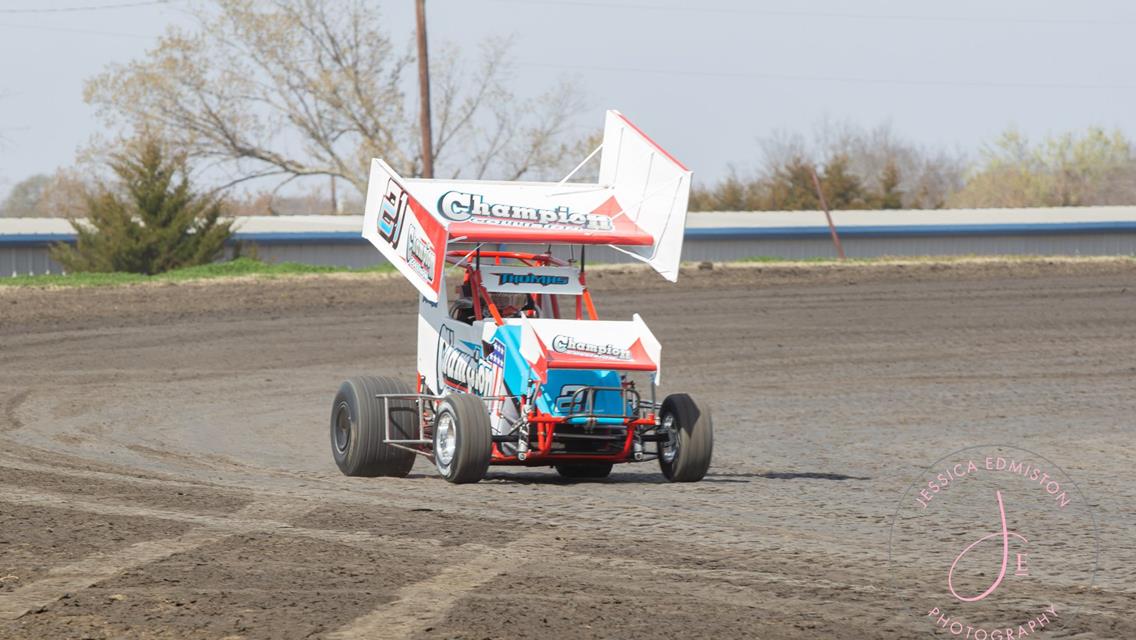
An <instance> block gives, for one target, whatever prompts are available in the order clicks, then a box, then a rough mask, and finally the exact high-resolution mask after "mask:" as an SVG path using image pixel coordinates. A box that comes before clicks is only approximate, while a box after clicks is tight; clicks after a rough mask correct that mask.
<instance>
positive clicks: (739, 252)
mask: <svg viewBox="0 0 1136 640" xmlns="http://www.w3.org/2000/svg"><path fill="white" fill-rule="evenodd" d="M243 244H244V247H243V252H244V254H245V255H249V254H250V252H251V251H253V247H255V253H256V255H257V256H258V257H259V258H260V259H261V260H264V261H266V262H302V263H307V264H320V265H336V266H344V267H353V268H360V267H367V266H371V265H374V264H378V263H381V262H382V261H383V260H382V257H381V256H380V255H379V252H378V251H376V250H375V249H374V248H373V247H371V245H370V244H368V243H366V242H365V241H363V240H361V239H358V240H354V239H348V240H343V239H338V240H308V241H301V240H291V241H272V240H268V239H261V240H260V241H252V242H244V243H243ZM843 244H844V251H845V253H846V254H847V255H848V256H849V257H858V258H872V257H878V256H928V255H938V256H949V255H971V254H974V255H1083V256H1099V255H1136V233H1065V234H1060V233H1057V234H1049V235H1044V234H1023V235H975V234H966V235H950V234H943V235H911V236H904V235H899V234H895V235H886V236H879V237H873V236H866V237H863V236H856V235H855V234H850V235H849V236H848V237H845V238H844V240H843ZM518 249H519V250H522V251H524V250H535V251H543V250H544V247H543V246H539V247H537V246H532V247H518ZM574 251H576V252H578V248H577V249H574ZM567 253H568V249H567V248H565V247H558V248H557V250H556V254H557V255H561V254H564V255H567ZM835 255H836V252H835V250H834V249H833V247H832V241H831V240H830V239H829V238H828V237H827V236H815V237H769V238H762V237H760V236H755V237H745V238H740V239H728V238H718V237H710V238H700V237H698V236H697V235H693V234H692V235H690V236H688V238H687V240H686V242H685V245H684V247H683V259H684V260H688V261H695V262H701V261H704V260H710V261H723V260H737V259H741V258H749V257H753V256H771V257H778V258H792V259H802V258H816V257H833V256H835ZM587 256H588V262H590V263H592V264H597V263H604V262H632V261H633V259H632V258H630V257H629V256H626V255H624V254H622V253H620V252H618V251H615V250H613V249H610V248H608V247H590V248H589V249H588V253H587ZM61 272H62V269H61V268H60V267H59V265H58V264H56V263H55V262H54V261H53V260H51V259H50V258H49V257H48V248H47V246H46V245H38V246H33V245H27V246H7V245H4V244H3V243H2V242H0V276H14V275H32V274H44V273H61Z"/></svg>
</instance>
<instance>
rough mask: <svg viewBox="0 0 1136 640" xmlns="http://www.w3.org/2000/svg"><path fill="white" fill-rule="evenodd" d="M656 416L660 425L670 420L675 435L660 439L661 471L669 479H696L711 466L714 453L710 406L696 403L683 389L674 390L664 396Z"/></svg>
mask: <svg viewBox="0 0 1136 640" xmlns="http://www.w3.org/2000/svg"><path fill="white" fill-rule="evenodd" d="M659 420H660V425H662V426H667V425H668V423H669V424H670V425H671V426H672V428H673V431H674V435H675V438H674V439H673V442H672V443H664V442H659V450H658V451H659V468H660V469H661V470H662V472H663V475H664V476H666V477H667V480H670V481H671V482H698V481H699V480H701V479H702V478H703V476H705V475H706V471H707V469H709V468H710V457H711V455H712V454H713V453H714V420H713V418H712V417H711V415H710V408H709V407H703V406H699V405H698V403H697V402H695V401H694V399H693V398H691V397H690V396H689V395H687V394H685V393H676V394H674V395H670V396H667V398H666V400H663V407H662V411H660V412H659ZM660 432H661V433H662V432H665V431H663V430H660ZM674 445H677V446H674Z"/></svg>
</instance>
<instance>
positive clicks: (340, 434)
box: [334, 402, 351, 453]
mask: <svg viewBox="0 0 1136 640" xmlns="http://www.w3.org/2000/svg"><path fill="white" fill-rule="evenodd" d="M334 436H335V449H336V451H338V452H339V453H346V452H347V447H349V446H351V410H350V408H349V407H348V406H347V403H346V402H341V403H339V406H338V407H336V412H335V433H334Z"/></svg>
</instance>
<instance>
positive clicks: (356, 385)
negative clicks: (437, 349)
mask: <svg viewBox="0 0 1136 640" xmlns="http://www.w3.org/2000/svg"><path fill="white" fill-rule="evenodd" d="M379 393H414V391H413V390H412V389H411V388H410V386H409V385H407V384H406V383H404V382H403V381H401V380H396V379H394V378H378V377H372V376H359V377H355V378H350V379H348V380H346V381H345V382H344V383H343V384H342V385H340V386H339V393H337V394H335V402H333V403H332V405H331V455H332V457H334V458H335V464H336V465H337V466H338V467H339V470H340V471H342V472H343V474H344V475H347V476H362V477H368V478H374V477H377V476H394V477H397V478H405V477H406V475H407V474H409V473H410V468H411V467H413V466H414V453H413V452H410V451H407V450H405V449H398V448H396V447H392V446H390V445H389V444H386V442H385V439H384V430H385V426H386V421H387V415H385V414H384V411H383V401H382V400H380V399H378V398H376V397H375V395H376V394H379ZM390 421H391V424H390V434H391V437H392V438H394V439H398V440H416V439H418V434H419V425H418V407H417V405H416V403H415V402H414V401H413V400H391V401H390Z"/></svg>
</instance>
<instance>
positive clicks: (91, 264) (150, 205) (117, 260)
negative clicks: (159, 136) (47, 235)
mask: <svg viewBox="0 0 1136 640" xmlns="http://www.w3.org/2000/svg"><path fill="white" fill-rule="evenodd" d="M109 164H110V168H111V169H112V170H113V171H114V173H115V175H117V176H118V184H117V185H114V187H113V188H112V187H110V186H107V185H105V184H104V185H100V186H99V187H98V188H97V189H95V190H94V191H93V192H90V193H88V194H87V197H86V201H87V222H86V224H84V223H82V222H80V221H79V220H76V219H72V220H71V225H72V226H73V227H74V228H75V232H76V234H77V235H78V238H77V242H76V244H75V246H69V245H66V244H60V245H56V246H55V247H53V249H52V257H53V258H54V259H55V260H56V261H58V262H59V263H60V264H62V265H63V267H64V268H65V269H67V270H68V271H97V272H110V271H125V272H132V273H144V274H155V273H161V272H163V271H168V270H170V269H175V268H178V267H185V266H192V265H198V264H205V263H208V262H211V261H213V260H214V259H215V258H216V257H217V256H218V255H220V253H221V251H222V249H223V248H224V244H225V241H226V240H227V239H228V238H229V236H230V235H231V234H232V230H231V228H230V227H231V225H232V223H231V222H223V221H221V219H220V218H221V212H222V202H221V200H220V199H218V198H217V197H215V196H203V195H199V194H197V193H195V192H194V191H193V189H192V188H191V187H190V184H189V178H188V175H187V173H188V172H187V168H186V161H185V155H184V154H170V153H169V151H168V150H167V149H166V148H164V147H163V145H162V144H161V143H160V142H158V141H157V140H156V139H153V138H143V139H141V140H139V141H136V142H135V143H133V144H132V145H131V146H130V147H129V149H128V151H126V152H124V153H121V154H117V155H114V156H112V159H111V161H110V163H109Z"/></svg>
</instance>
